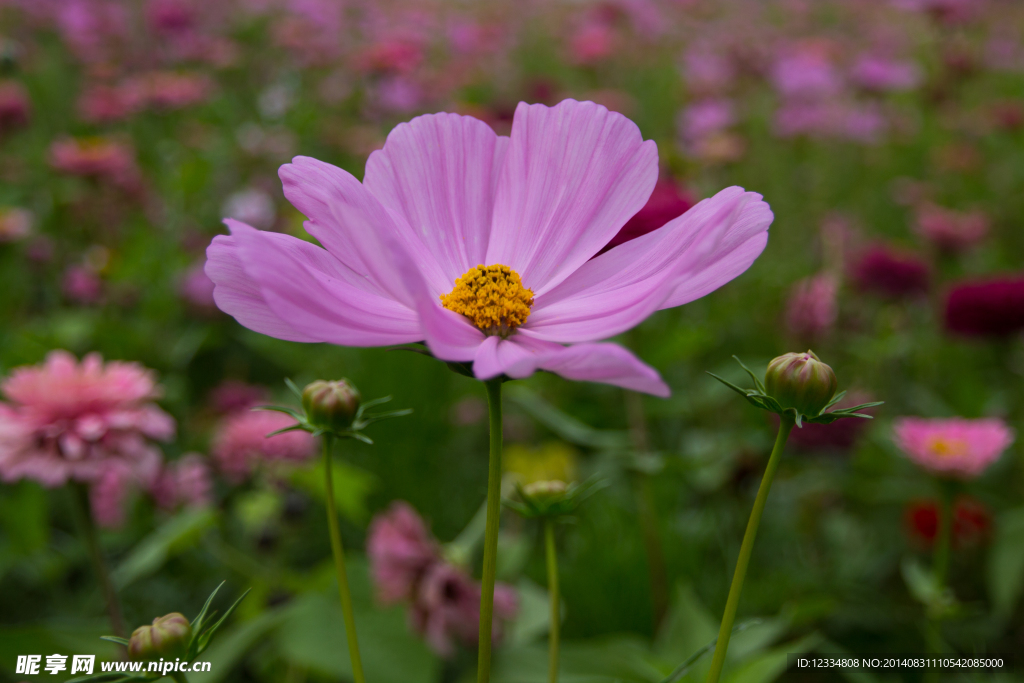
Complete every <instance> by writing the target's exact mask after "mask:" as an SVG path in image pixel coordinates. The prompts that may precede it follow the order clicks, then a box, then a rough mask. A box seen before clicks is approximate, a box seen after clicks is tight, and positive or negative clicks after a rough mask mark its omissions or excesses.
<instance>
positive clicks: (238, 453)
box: [213, 411, 316, 481]
mask: <svg viewBox="0 0 1024 683" xmlns="http://www.w3.org/2000/svg"><path fill="white" fill-rule="evenodd" d="M293 424H295V420H293V419H292V418H291V417H289V416H288V415H285V414H283V413H275V412H268V411H248V412H244V413H237V414H235V415H232V416H229V417H227V418H225V420H224V422H223V423H221V425H220V427H219V428H218V430H217V434H216V435H215V436H214V438H213V457H214V459H215V460H216V461H217V465H218V466H219V467H220V470H221V471H222V472H223V473H224V474H225V476H226V477H227V478H228V479H231V480H233V481H241V480H242V479H244V478H245V477H246V476H247V475H248V474H250V473H251V472H252V471H253V470H254V469H255V468H256V467H257V466H258V465H260V464H261V463H274V462H302V461H305V460H308V459H309V458H310V457H312V456H313V452H314V450H315V448H316V441H315V440H314V439H313V437H312V436H310V435H309V434H308V433H307V432H302V431H295V432H285V433H284V434H277V435H275V436H271V437H267V434H270V433H271V432H275V431H277V430H278V429H283V428H285V427H288V426H291V425H293Z"/></svg>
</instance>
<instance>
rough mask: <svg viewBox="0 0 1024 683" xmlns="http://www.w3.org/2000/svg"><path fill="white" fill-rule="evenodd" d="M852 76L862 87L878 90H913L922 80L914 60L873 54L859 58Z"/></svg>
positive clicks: (851, 72) (852, 70) (851, 71)
mask: <svg viewBox="0 0 1024 683" xmlns="http://www.w3.org/2000/svg"><path fill="white" fill-rule="evenodd" d="M850 76H851V77H852V78H853V80H854V81H855V82H856V83H857V85H859V86H861V87H862V88H865V89H867V90H878V91H890V90H891V91H899V90H911V89H913V88H914V87H916V86H917V84H918V83H919V82H920V80H921V74H920V71H919V70H918V68H917V65H915V64H914V63H913V62H906V61H899V60H895V59H889V58H886V57H882V56H879V55H871V54H866V55H863V56H861V57H860V58H859V59H858V60H857V62H856V63H855V64H854V65H853V68H852V69H851V70H850Z"/></svg>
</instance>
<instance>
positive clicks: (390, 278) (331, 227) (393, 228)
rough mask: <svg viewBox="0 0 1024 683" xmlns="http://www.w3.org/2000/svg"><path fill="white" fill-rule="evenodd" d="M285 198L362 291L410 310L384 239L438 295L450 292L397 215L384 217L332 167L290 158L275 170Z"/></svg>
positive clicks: (369, 197)
mask: <svg viewBox="0 0 1024 683" xmlns="http://www.w3.org/2000/svg"><path fill="white" fill-rule="evenodd" d="M279 175H280V176H281V181H282V183H283V184H284V195H285V197H287V198H288V201H290V202H291V203H292V204H293V205H294V206H295V208H296V209H298V210H299V211H300V212H302V214H303V215H305V216H306V217H307V218H308V219H309V220H308V221H306V223H305V227H306V231H307V232H308V233H309V234H310V235H312V236H313V237H315V238H316V239H317V240H319V242H320V243H321V244H322V245H323V246H324V247H325V248H326V249H327V251H329V252H330V253H331V255H332V256H334V257H335V258H336V259H337V260H338V261H340V262H341V263H343V264H345V265H346V266H348V268H350V269H351V270H352V271H353V272H355V273H356V274H358V275H359V276H361V277H362V278H363V280H364V282H365V284H364V285H363V288H364V289H366V290H367V291H370V292H373V293H376V294H381V295H383V296H386V297H388V298H391V299H394V300H396V301H402V302H403V303H405V304H407V305H408V306H410V307H411V306H412V301H411V300H409V299H408V298H407V297H405V288H404V287H403V286H402V284H401V282H400V281H399V277H398V273H397V271H396V268H395V264H394V263H393V262H392V261H391V260H390V259H389V258H388V254H389V250H388V249H387V248H386V247H385V245H384V240H385V239H388V238H390V239H396V240H398V241H400V242H401V243H402V244H403V245H404V246H405V248H406V249H407V250H409V251H411V252H413V253H414V254H415V256H416V262H417V264H418V265H419V267H420V269H421V270H422V271H423V272H424V273H425V274H426V277H427V280H428V282H429V283H430V284H431V285H432V286H433V287H434V288H435V289H437V291H438V292H439V293H440V292H446V291H448V290H449V289H451V282H449V280H448V278H447V276H446V275H445V274H444V272H443V270H442V269H441V267H440V266H439V265H438V263H437V260H436V259H435V258H434V256H433V254H432V253H431V252H430V250H429V249H427V248H426V247H425V246H424V245H423V243H422V241H420V239H419V238H418V237H417V236H416V235H415V234H414V233H413V231H412V229H411V228H410V227H409V226H408V224H406V223H405V220H404V219H403V218H402V217H401V215H399V214H395V213H393V212H390V211H388V210H387V209H385V208H384V206H383V205H382V204H381V203H380V201H378V200H377V198H376V197H374V196H373V195H372V194H370V192H369V191H367V189H366V188H365V187H363V184H362V183H360V182H359V181H358V180H356V179H355V177H354V176H353V175H352V174H351V173H348V172H347V171H343V170H342V169H340V168H338V167H337V166H332V165H331V164H327V163H324V162H322V161H318V160H316V159H312V158H310V157H295V158H294V159H293V160H292V163H290V164H285V165H283V166H282V167H281V168H280V170H279Z"/></svg>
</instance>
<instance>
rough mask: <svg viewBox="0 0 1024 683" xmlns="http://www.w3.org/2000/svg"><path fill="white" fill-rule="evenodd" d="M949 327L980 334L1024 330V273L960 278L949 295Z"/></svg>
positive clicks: (992, 334)
mask: <svg viewBox="0 0 1024 683" xmlns="http://www.w3.org/2000/svg"><path fill="white" fill-rule="evenodd" d="M945 319H946V329H948V330H950V331H951V332H958V333H960V334H966V335H973V336H980V337H986V336H991V337H1003V336H1007V335H1011V334H1017V333H1018V332H1020V331H1021V330H1024V277H1022V276H1021V275H1020V274H1015V275H1011V276H1009V277H1002V278H998V279H993V280H985V281H978V282H961V283H959V284H957V285H956V286H955V287H953V289H952V290H950V292H949V295H948V296H947V297H946V310H945Z"/></svg>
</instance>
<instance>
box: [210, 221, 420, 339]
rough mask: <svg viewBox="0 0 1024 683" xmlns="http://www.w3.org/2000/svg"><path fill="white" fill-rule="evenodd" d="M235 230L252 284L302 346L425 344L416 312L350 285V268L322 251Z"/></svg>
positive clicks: (284, 238) (234, 224) (235, 226)
mask: <svg viewBox="0 0 1024 683" xmlns="http://www.w3.org/2000/svg"><path fill="white" fill-rule="evenodd" d="M229 225H230V227H231V234H232V238H233V239H234V245H235V247H234V249H235V254H236V258H237V259H238V261H240V262H241V264H242V266H243V267H244V269H245V273H246V275H247V276H248V278H249V281H250V282H252V283H254V284H255V285H256V287H257V288H258V290H259V292H260V294H261V295H262V298H263V300H264V301H265V302H266V305H267V308H268V309H269V310H270V311H271V312H272V313H273V314H274V315H275V316H276V317H277V318H278V319H279V320H281V321H282V322H283V323H285V324H286V325H287V326H288V329H290V330H294V331H295V332H296V333H298V335H301V340H302V341H323V342H330V343H333V344H341V345H343V346H385V345H388V344H402V343H408V342H414V341H419V339H421V335H420V331H419V327H420V326H419V322H418V320H417V318H416V313H415V311H413V310H412V309H411V308H409V307H408V306H406V305H404V304H402V303H400V302H398V301H395V300H394V299H389V298H387V297H384V296H380V295H378V294H374V293H371V292H368V291H366V290H364V289H360V288H358V287H355V286H353V285H352V284H350V283H349V282H348V279H347V278H346V277H344V276H343V270H344V268H345V266H344V265H343V264H341V263H340V262H339V261H337V259H335V258H334V257H333V256H332V255H331V254H329V253H328V252H326V251H325V250H323V249H321V248H320V247H317V246H315V245H313V244H310V243H308V242H304V241H303V240H300V239H297V238H295V237H291V236H289V235H281V234H278V233H267V232H261V231H259V230H255V229H253V228H251V227H249V226H247V225H244V224H241V223H237V222H235V221H232V222H231V223H230V224H229ZM215 295H216V292H215ZM239 322H243V324H245V323H244V321H242V320H241V319H239ZM257 331H262V330H257ZM275 336H276V335H275ZM282 338H287V337H282Z"/></svg>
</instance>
